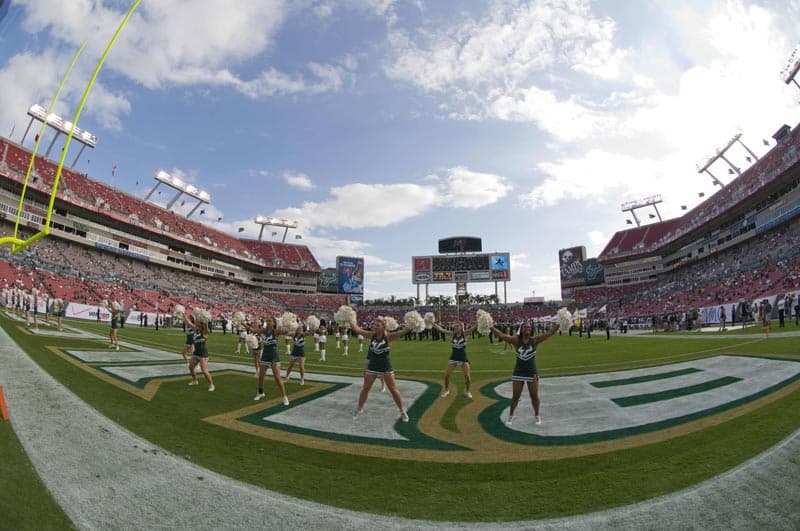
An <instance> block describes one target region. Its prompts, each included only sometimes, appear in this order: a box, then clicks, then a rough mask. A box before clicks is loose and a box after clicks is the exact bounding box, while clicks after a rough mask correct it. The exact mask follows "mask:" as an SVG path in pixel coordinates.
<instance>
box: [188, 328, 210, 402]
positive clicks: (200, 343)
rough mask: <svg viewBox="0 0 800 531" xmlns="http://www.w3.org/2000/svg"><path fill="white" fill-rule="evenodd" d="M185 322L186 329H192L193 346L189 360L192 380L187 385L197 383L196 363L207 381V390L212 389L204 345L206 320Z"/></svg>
mask: <svg viewBox="0 0 800 531" xmlns="http://www.w3.org/2000/svg"><path fill="white" fill-rule="evenodd" d="M185 322H186V330H187V332H188V331H189V330H193V331H194V348H193V349H192V358H191V360H190V361H189V374H191V375H192V381H191V382H189V385H197V384H198V381H197V373H196V369H197V365H200V370H201V371H202V373H203V376H205V377H206V381H207V382H208V390H209V392H213V391H214V389H215V388H214V380H213V379H212V378H211V373H210V372H208V347H207V346H206V339H207V338H208V322H206V321H193V322H188V321H185Z"/></svg>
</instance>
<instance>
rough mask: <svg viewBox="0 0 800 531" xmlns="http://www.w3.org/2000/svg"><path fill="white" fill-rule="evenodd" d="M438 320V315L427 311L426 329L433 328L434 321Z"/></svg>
mask: <svg viewBox="0 0 800 531" xmlns="http://www.w3.org/2000/svg"><path fill="white" fill-rule="evenodd" d="M435 322H436V316H435V315H434V314H433V312H426V313H425V330H430V329H431V328H433V323H435Z"/></svg>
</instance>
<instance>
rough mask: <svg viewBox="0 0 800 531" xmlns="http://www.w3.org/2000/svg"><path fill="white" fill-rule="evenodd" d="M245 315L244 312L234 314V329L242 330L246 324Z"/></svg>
mask: <svg viewBox="0 0 800 531" xmlns="http://www.w3.org/2000/svg"><path fill="white" fill-rule="evenodd" d="M245 319H246V318H245V315H244V312H233V323H232V326H233V327H234V328H241V327H242V325H243V324H244V322H245Z"/></svg>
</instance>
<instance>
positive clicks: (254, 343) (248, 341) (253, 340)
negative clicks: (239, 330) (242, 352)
mask: <svg viewBox="0 0 800 531" xmlns="http://www.w3.org/2000/svg"><path fill="white" fill-rule="evenodd" d="M244 344H245V345H247V348H249V349H250V350H253V349H255V348H258V336H257V335H255V334H247V337H246V338H244Z"/></svg>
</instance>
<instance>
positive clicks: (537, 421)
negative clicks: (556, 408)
mask: <svg viewBox="0 0 800 531" xmlns="http://www.w3.org/2000/svg"><path fill="white" fill-rule="evenodd" d="M533 422H534V424H541V423H542V417H541V415H536V419H535V420H534V421H533Z"/></svg>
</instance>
